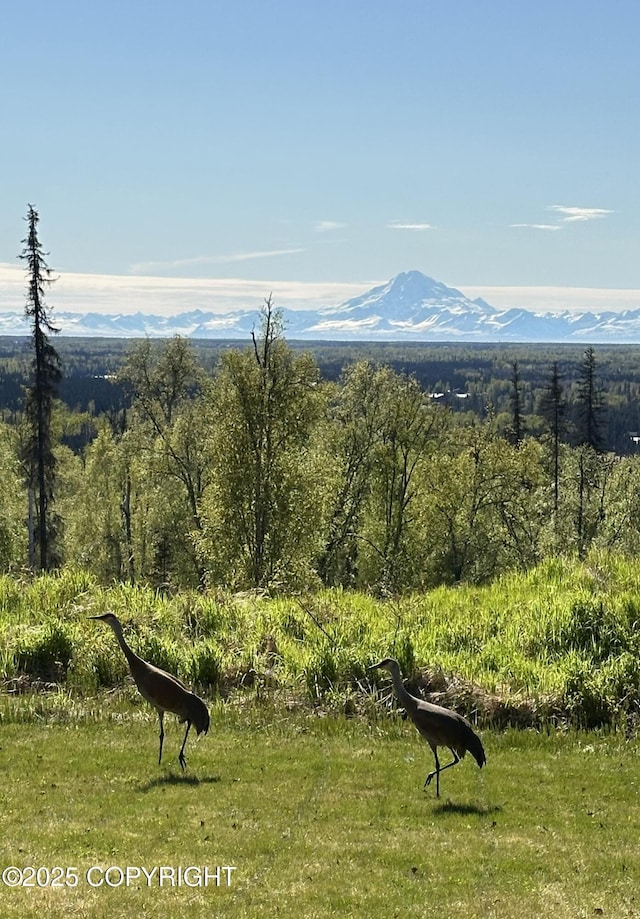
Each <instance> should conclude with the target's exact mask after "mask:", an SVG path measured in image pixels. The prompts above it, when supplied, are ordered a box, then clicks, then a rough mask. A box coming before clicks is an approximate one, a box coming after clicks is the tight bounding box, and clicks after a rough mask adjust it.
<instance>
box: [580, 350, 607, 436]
mask: <svg viewBox="0 0 640 919" xmlns="http://www.w3.org/2000/svg"><path fill="white" fill-rule="evenodd" d="M580 371H581V374H580V377H579V379H578V396H577V399H576V407H577V417H578V435H579V443H580V444H584V445H585V446H588V447H592V448H593V449H594V450H597V451H600V450H602V413H603V411H604V397H603V394H602V389H601V388H600V387H599V385H598V382H597V379H596V357H595V352H594V350H593V348H587V350H586V351H585V352H584V358H583V360H582V364H581V367H580Z"/></svg>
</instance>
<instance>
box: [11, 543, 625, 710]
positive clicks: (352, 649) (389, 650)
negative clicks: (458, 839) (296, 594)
mask: <svg viewBox="0 0 640 919" xmlns="http://www.w3.org/2000/svg"><path fill="white" fill-rule="evenodd" d="M638 596H640V573H638V570H637V566H636V565H635V564H634V563H633V562H629V561H626V560H625V559H624V558H622V557H620V556H612V555H609V554H604V553H601V552H592V553H591V554H590V555H589V556H588V557H587V559H586V560H584V561H579V560H577V559H573V560H570V561H568V560H561V559H551V560H548V561H545V562H543V563H542V564H540V565H538V566H537V567H536V568H534V569H532V570H530V571H529V572H528V573H526V574H524V575H522V574H509V575H505V576H503V577H501V578H500V579H498V580H495V581H494V582H492V583H491V584H489V585H486V586H484V587H470V586H459V587H456V588H446V587H441V588H438V589H436V590H433V591H430V592H429V593H420V594H418V593H416V594H414V595H411V596H407V597H400V598H393V599H374V598H373V597H372V596H370V595H365V594H363V593H355V592H347V591H342V590H340V589H332V590H330V591H321V592H318V593H316V594H313V595H309V596H306V597H304V598H302V599H301V600H300V601H298V600H296V599H293V598H288V599H285V598H276V599H268V598H266V597H263V596H261V595H260V594H256V593H247V594H243V595H225V594H220V593H216V594H215V595H206V594H200V593H195V592H192V593H189V592H186V593H185V594H177V595H175V596H169V595H160V594H158V593H157V592H155V591H153V590H152V589H150V588H143V587H140V586H127V585H116V586H113V587H111V588H101V587H99V586H98V584H97V582H95V581H92V580H91V579H88V578H87V576H86V575H84V574H77V573H73V572H64V573H62V574H60V575H57V576H47V577H41V578H38V579H36V580H34V581H31V582H19V581H14V580H12V579H11V578H9V577H7V576H4V577H0V647H3V648H4V652H3V654H2V656H1V657H0V665H1V666H2V670H3V672H2V677H4V678H5V679H12V678H16V677H17V676H18V674H19V673H20V672H24V673H27V674H29V675H30V677H31V678H33V679H40V680H43V679H44V680H45V681H47V680H52V681H55V682H57V683H59V684H60V685H61V686H66V687H67V688H68V689H69V690H71V691H72V692H73V693H74V695H77V696H83V695H84V696H88V695H90V694H91V693H93V692H95V691H96V689H99V688H101V687H109V688H114V687H123V686H125V685H127V684H128V682H129V677H128V668H127V665H126V661H125V659H124V656H123V655H122V653H121V651H120V649H119V648H118V646H117V644H116V642H115V640H114V638H113V635H112V634H111V632H110V631H109V630H108V629H106V628H104V627H103V626H102V625H101V624H100V623H98V622H93V621H90V620H88V619H87V617H88V616H90V615H95V614H97V613H100V612H103V611H104V610H106V609H111V610H113V611H114V612H115V613H116V615H117V616H118V617H119V618H120V619H121V621H122V622H123V625H124V629H125V634H126V636H127V638H128V640H129V642H130V644H131V646H132V647H133V648H134V650H136V651H137V652H138V653H139V654H141V655H142V656H143V657H145V658H146V659H148V660H150V661H151V662H152V663H154V664H156V665H157V666H160V667H162V668H164V669H167V670H169V671H170V672H172V673H174V674H176V675H177V676H178V677H180V678H181V679H183V680H184V681H185V682H187V683H189V684H193V685H195V686H196V687H198V688H199V689H200V690H201V691H202V692H204V693H205V694H210V695H213V694H215V693H222V694H223V695H224V696H225V697H228V696H229V695H232V696H233V695H238V696H239V698H240V699H246V698H253V697H254V696H257V695H260V696H261V697H262V698H265V697H271V696H273V697H274V699H275V698H280V697H281V696H282V694H284V695H285V696H286V697H288V698H294V699H296V700H297V701H298V702H299V703H300V704H303V705H305V704H306V705H313V706H318V705H320V706H322V707H329V708H331V707H332V706H333V705H334V704H339V705H340V706H342V705H344V704H347V703H348V704H349V705H350V706H351V705H353V704H355V705H356V707H360V706H365V705H366V704H367V703H366V700H367V697H368V693H369V691H370V687H371V685H372V679H373V678H372V677H371V675H370V674H369V673H368V671H367V667H368V666H369V665H370V664H372V663H374V662H375V661H376V660H379V659H380V658H381V657H385V656H387V655H392V656H395V657H396V658H397V659H398V660H399V662H400V665H401V668H402V670H403V673H404V675H405V677H406V678H407V679H408V680H410V681H411V684H412V685H415V686H420V685H424V686H428V687H430V689H431V691H437V692H441V693H443V694H444V695H443V696H442V698H443V699H445V700H447V699H448V700H449V701H450V703H451V704H453V705H455V706H456V707H460V708H461V709H462V710H463V711H467V712H468V713H471V712H475V714H476V716H477V717H478V718H479V719H480V720H481V721H488V722H491V721H493V722H495V723H505V722H508V721H510V720H515V721H517V722H518V723H528V724H537V725H542V724H544V723H545V721H546V720H548V719H549V718H551V717H553V718H555V719H561V720H562V719H565V720H567V721H568V722H575V723H576V724H581V725H587V726H594V725H598V724H607V723H618V722H619V721H620V719H621V718H626V719H630V720H631V722H634V719H637V717H638V712H637V698H638V693H639V692H640V663H639V662H640V638H639V637H638V635H639V633H638V620H639V618H640V615H639V613H640V601H638ZM375 679H376V682H377V685H380V684H381V683H384V680H385V678H384V677H381V676H380V675H377V676H376V677H375ZM341 710H342V709H341Z"/></svg>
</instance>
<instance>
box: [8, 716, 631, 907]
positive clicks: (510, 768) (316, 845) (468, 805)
mask: <svg viewBox="0 0 640 919" xmlns="http://www.w3.org/2000/svg"><path fill="white" fill-rule="evenodd" d="M24 704H25V705H26V704H27V703H26V702H25V703H24ZM96 705H97V707H96V708H94V709H92V711H91V712H88V713H86V712H85V714H84V715H82V714H78V716H77V717H75V718H73V717H71V718H68V719H67V720H65V721H60V720H56V719H55V718H53V717H48V716H47V714H46V712H45V713H44V714H43V715H42V718H41V720H40V721H38V720H37V718H30V720H27V721H26V722H24V723H19V721H18V720H17V719H16V717H13V718H7V717H6V716H5V718H4V720H3V721H2V722H1V723H0V774H1V775H2V782H1V785H0V868H5V867H7V866H11V865H14V866H17V867H19V868H24V867H25V866H33V867H34V868H38V867H40V866H42V867H44V868H49V869H53V868H54V866H60V867H61V868H63V869H67V868H75V869H77V872H78V883H77V886H76V887H73V888H71V887H65V886H62V887H59V888H52V887H50V886H48V887H38V886H37V879H35V880H34V883H35V885H36V886H34V887H30V888H24V889H23V888H15V889H14V888H9V887H7V886H6V885H0V916H2V917H6V919H18V917H20V919H27V917H36V916H38V917H41V916H46V917H47V919H58V917H60V919H62V917H65V919H66V917H72V916H92V917H104V919H118V917H131V916H134V917H140V919H142V917H145V919H146V917H163V919H176V917H181V916H185V917H186V916H188V917H189V919H198V917H226V916H229V917H252V919H253V917H271V916H277V917H325V916H362V917H374V916H379V917H393V916H396V917H402V919H404V917H420V919H424V917H427V916H428V917H440V916H442V917H452V919H454V917H465V919H470V917H483V919H486V917H496V919H503V917H511V916H513V917H518V919H526V917H541V916H549V917H560V919H561V917H571V919H576V917H587V916H594V915H603V916H605V917H627V916H640V845H639V838H638V831H639V828H640V807H639V802H638V792H639V789H640V756H639V753H640V744H639V743H638V741H637V740H631V741H626V740H625V739H624V736H623V735H622V734H616V733H609V734H605V735H599V734H576V733H569V734H566V735H563V734H550V735H549V734H542V735H541V734H536V733H533V732H515V731H509V732H507V733H502V734H498V733H492V732H490V731H484V732H483V740H484V743H485V747H486V751H487V758H488V763H487V766H486V768H484V769H482V770H479V769H478V768H477V766H476V764H475V763H474V762H473V760H472V759H471V758H470V757H467V758H466V759H465V760H464V761H463V763H461V764H460V765H459V766H457V767H456V768H454V769H451V770H447V771H446V772H445V773H444V775H443V776H442V779H441V794H442V797H441V798H440V799H439V800H438V799H436V797H435V789H434V788H433V786H432V787H431V788H429V789H428V790H427V791H426V792H424V791H423V788H422V786H423V782H424V778H425V775H426V773H427V772H428V771H429V770H430V769H431V768H432V762H433V759H432V755H431V751H430V750H429V749H428V747H427V745H426V744H425V743H424V742H423V741H422V740H421V739H420V738H419V736H418V735H417V733H416V732H415V730H414V729H413V728H412V727H411V726H410V725H409V724H406V723H403V722H402V721H401V720H400V719H395V718H393V719H388V718H385V717H381V718H380V721H378V722H375V721H374V722H372V723H371V722H367V721H366V720H364V719H352V720H347V719H344V718H333V717H325V718H320V717H318V716H313V715H309V714H306V715H303V714H294V713H290V712H286V711H284V710H283V709H270V708H268V707H265V708H263V709H259V708H258V707H254V708H250V709H248V710H244V711H241V710H235V709H234V708H233V707H232V706H230V705H222V704H218V705H216V706H214V708H213V717H212V724H211V730H210V733H209V735H208V736H207V737H201V738H200V739H199V740H198V741H197V742H195V740H191V739H190V740H189V743H188V745H187V749H186V755H187V762H188V766H187V770H186V772H185V773H184V774H181V772H180V769H179V767H178V764H177V753H178V749H179V746H180V743H181V740H182V728H181V727H179V726H177V725H176V723H175V719H173V718H167V719H166V722H167V725H166V732H167V733H166V737H165V751H164V756H165V757H166V761H165V762H163V765H162V766H160V767H159V766H158V765H157V724H156V722H155V721H154V716H153V713H152V712H150V711H149V710H148V709H147V708H144V709H143V708H141V707H133V706H130V707H125V708H123V710H122V711H121V712H120V713H111V714H110V715H109V717H108V718H107V717H100V714H99V712H100V706H99V705H98V704H96ZM13 714H14V716H15V715H16V710H15V709H14V711H13ZM443 759H445V760H446V759H447V754H446V753H445V754H444V757H443ZM92 866H99V869H100V871H94V873H93V874H92V875H90V877H91V879H92V880H93V881H94V882H98V881H99V880H100V879H101V878H102V877H103V874H102V872H103V871H104V869H106V868H109V867H110V866H115V868H121V869H123V870H124V869H126V868H127V866H132V867H145V868H146V869H147V870H149V871H150V870H151V869H152V868H154V867H160V866H168V867H173V868H174V869H177V868H178V867H179V866H181V867H182V868H186V867H187V866H199V867H200V869H203V868H205V867H206V868H208V869H209V870H210V871H211V872H213V871H214V870H215V868H216V867H217V866H233V867H235V869H236V870H235V871H234V872H233V873H232V875H231V884H230V886H227V883H226V875H225V874H223V875H222V877H221V882H222V883H221V886H220V887H216V886H214V885H213V884H210V885H209V886H207V887H203V886H200V887H199V886H193V887H189V886H187V885H186V884H183V885H182V886H180V887H171V886H168V885H167V884H166V883H165V884H163V886H162V887H160V886H159V884H158V883H157V880H155V881H154V882H152V884H151V886H150V887H148V886H147V883H146V881H145V880H144V878H142V879H141V880H139V881H137V882H134V881H132V882H131V884H130V885H129V886H126V884H125V883H123V884H122V885H121V886H113V887H109V886H106V885H104V884H103V886H101V887H96V888H93V887H91V885H90V884H89V882H88V880H87V876H86V872H87V870H88V869H89V868H91V867H92ZM189 877H190V879H191V880H192V882H195V880H196V879H197V876H196V875H195V874H192V875H190V876H189ZM109 878H110V880H111V881H112V882H113V883H114V884H117V883H118V879H119V875H118V873H117V871H112V872H111V873H110V874H109ZM40 879H41V880H44V879H45V877H44V874H42V873H41V876H40Z"/></svg>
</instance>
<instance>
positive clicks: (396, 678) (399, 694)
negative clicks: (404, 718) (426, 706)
mask: <svg viewBox="0 0 640 919" xmlns="http://www.w3.org/2000/svg"><path fill="white" fill-rule="evenodd" d="M391 679H392V680H393V688H394V689H395V692H396V698H397V700H398V702H399V703H400V705H401V706H403V707H404V708H411V707H412V706H414V705H415V699H414V698H413V696H412V695H411V693H409V692H408V691H407V690H406V689H405V685H404V683H403V682H402V676H401V674H400V670H399V669H398V668H397V667H394V668H393V670H391Z"/></svg>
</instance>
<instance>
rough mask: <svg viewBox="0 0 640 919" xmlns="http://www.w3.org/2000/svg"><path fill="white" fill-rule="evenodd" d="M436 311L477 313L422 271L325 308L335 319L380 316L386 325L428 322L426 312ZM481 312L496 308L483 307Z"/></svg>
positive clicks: (471, 304)
mask: <svg viewBox="0 0 640 919" xmlns="http://www.w3.org/2000/svg"><path fill="white" fill-rule="evenodd" d="M433 309H439V310H440V309H450V310H457V311H460V310H468V311H470V312H475V311H476V310H477V307H476V304H475V303H474V301H472V300H469V299H468V298H467V297H465V296H464V294H462V293H461V292H460V291H459V290H456V288H455V287H447V286H446V285H445V284H442V283H441V282H440V281H436V280H434V279H433V278H429V277H427V276H426V275H424V274H422V273H421V272H420V271H403V272H402V273H401V274H398V275H396V277H395V278H392V279H391V280H390V281H389V282H388V283H387V284H381V285H380V286H378V287H373V288H372V289H371V290H369V291H367V293H365V294H362V295H361V296H360V297H354V298H353V299H351V300H347V301H346V302H345V303H343V304H341V305H340V306H338V307H333V308H329V307H328V308H325V309H324V310H322V314H323V315H324V316H332V317H338V316H341V315H345V314H349V315H351V317H352V318H353V319H355V318H356V317H357V316H358V315H360V316H364V315H366V316H367V317H369V319H371V318H372V317H373V315H374V314H376V315H377V316H378V317H379V318H380V320H381V321H382V322H385V321H387V322H394V321H395V322H401V323H406V322H410V323H413V322H415V321H420V320H423V319H424V318H425V315H424V311H425V310H433ZM480 309H483V310H485V311H486V310H487V309H488V310H489V311H491V309H492V308H491V307H490V306H489V305H488V304H483V306H482V307H480Z"/></svg>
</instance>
